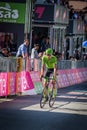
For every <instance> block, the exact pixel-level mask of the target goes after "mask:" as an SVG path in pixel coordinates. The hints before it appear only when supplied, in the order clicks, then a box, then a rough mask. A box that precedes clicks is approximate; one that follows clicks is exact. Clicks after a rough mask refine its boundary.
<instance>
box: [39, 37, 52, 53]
mask: <svg viewBox="0 0 87 130" xmlns="http://www.w3.org/2000/svg"><path fill="white" fill-rule="evenodd" d="M48 48H50V43H49V37H47V38H46V37H45V38H44V40H43V41H42V43H41V51H42V52H45V51H46V49H48Z"/></svg>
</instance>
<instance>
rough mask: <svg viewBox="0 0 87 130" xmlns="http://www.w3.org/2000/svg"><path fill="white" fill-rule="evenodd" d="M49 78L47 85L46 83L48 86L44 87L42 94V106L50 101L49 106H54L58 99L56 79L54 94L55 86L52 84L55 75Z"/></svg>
mask: <svg viewBox="0 0 87 130" xmlns="http://www.w3.org/2000/svg"><path fill="white" fill-rule="evenodd" d="M43 79H44V77H43V78H42V82H43ZM47 79H48V81H47V85H46V87H44V88H43V91H42V94H41V99H40V107H41V108H43V107H44V106H45V104H46V103H47V102H48V103H49V107H52V106H53V105H54V103H55V100H56V95H57V89H58V83H57V81H56V80H55V85H56V86H55V87H56V94H55V95H54V88H53V84H52V81H53V80H54V79H53V77H48V78H47Z"/></svg>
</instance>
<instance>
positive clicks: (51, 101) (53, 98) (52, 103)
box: [49, 88, 56, 107]
mask: <svg viewBox="0 0 87 130" xmlns="http://www.w3.org/2000/svg"><path fill="white" fill-rule="evenodd" d="M55 100H56V96H54V89H53V88H52V91H51V92H50V98H49V106H50V107H53V105H54V103H55Z"/></svg>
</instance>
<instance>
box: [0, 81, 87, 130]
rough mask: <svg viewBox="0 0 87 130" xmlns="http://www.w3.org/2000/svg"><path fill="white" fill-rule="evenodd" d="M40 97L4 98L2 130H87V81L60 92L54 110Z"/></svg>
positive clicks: (0, 116) (0, 115)
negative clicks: (43, 104) (42, 101)
mask: <svg viewBox="0 0 87 130" xmlns="http://www.w3.org/2000/svg"><path fill="white" fill-rule="evenodd" d="M39 100H40V95H32V96H14V97H9V98H0V130H87V82H85V83H82V84H78V85H73V86H70V87H67V88H63V89H59V90H58V96H57V100H56V102H55V104H54V107H53V108H49V106H48V104H46V105H45V107H44V108H43V109H41V108H40V106H39Z"/></svg>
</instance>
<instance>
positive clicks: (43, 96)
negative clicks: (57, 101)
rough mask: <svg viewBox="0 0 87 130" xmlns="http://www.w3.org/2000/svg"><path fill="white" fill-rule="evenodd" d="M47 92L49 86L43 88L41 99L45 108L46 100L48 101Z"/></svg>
mask: <svg viewBox="0 0 87 130" xmlns="http://www.w3.org/2000/svg"><path fill="white" fill-rule="evenodd" d="M46 92H47V88H46V87H45V88H44V89H43V92H42V95H41V99H40V108H43V107H44V106H45V104H46V102H47V101H48V95H47V94H46Z"/></svg>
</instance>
